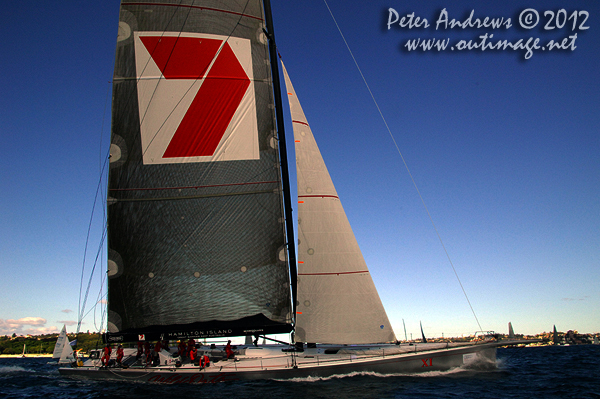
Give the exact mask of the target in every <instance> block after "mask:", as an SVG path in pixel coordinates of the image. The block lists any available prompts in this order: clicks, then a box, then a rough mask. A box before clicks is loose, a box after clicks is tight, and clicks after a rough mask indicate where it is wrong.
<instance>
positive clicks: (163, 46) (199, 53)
mask: <svg viewBox="0 0 600 399" xmlns="http://www.w3.org/2000/svg"><path fill="white" fill-rule="evenodd" d="M140 40H141V41H142V43H143V44H144V46H145V47H146V49H147V50H148V52H149V53H150V55H151V56H152V59H153V60H154V62H156V65H157V66H158V68H159V69H160V71H161V72H162V74H163V76H164V77H165V78H167V79H201V78H203V77H204V75H205V74H206V71H207V70H208V67H209V66H210V63H211V62H212V60H213V59H214V58H215V55H216V54H217V51H218V50H219V47H220V46H221V43H222V42H223V41H222V40H216V39H204V38H196V37H176V36H162V37H161V36H142V37H140Z"/></svg>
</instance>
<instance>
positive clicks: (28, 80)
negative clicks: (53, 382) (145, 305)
mask: <svg viewBox="0 0 600 399" xmlns="http://www.w3.org/2000/svg"><path fill="white" fill-rule="evenodd" d="M327 5H328V6H329V8H330V9H331V12H332V13H333V15H334V17H335V20H336V21H337V24H338V25H339V28H340V30H341V31H342V33H343V35H344V38H345V40H344V39H343V38H342V36H341V35H340V33H339V31H338V28H337V27H336V23H335V22H334V20H333V19H332V17H331V15H330V13H329V10H328V7H327ZM390 7H391V8H394V9H395V11H396V13H397V14H398V21H397V22H395V23H393V24H392V25H391V26H390V29H388V21H389V20H390V11H389V10H388V9H389V8H390ZM567 7H568V8H567ZM272 8H273V13H274V21H275V34H276V40H277V45H278V49H279V52H280V54H281V56H282V58H283V61H284V62H285V64H286V68H287V69H288V72H289V74H290V77H291V79H292V82H293V84H294V87H295V89H296V92H297V94H298V97H299V99H300V102H301V104H302V107H303V109H304V112H305V114H306V116H307V118H308V121H309V123H310V124H311V128H312V131H313V134H314V135H315V138H316V140H317V142H318V144H319V146H320V150H321V153H322V155H323V158H324V159H325V162H326V164H327V167H328V169H329V172H330V174H331V177H332V179H333V181H334V184H335V185H336V189H337V191H338V194H339V197H340V199H341V201H342V204H343V205H344V209H345V211H346V214H347V216H348V218H349V220H350V223H351V225H352V228H353V230H354V233H355V235H356V238H357V241H358V243H359V245H360V247H361V250H362V252H363V255H364V257H365V260H366V262H367V265H368V267H369V269H370V271H371V275H372V277H373V280H374V282H375V285H376V286H377V288H378V291H379V294H380V297H381V300H382V302H383V304H384V306H385V308H386V311H387V313H388V317H389V319H390V322H391V323H392V326H393V328H394V330H395V332H396V335H397V337H398V338H404V327H403V325H406V331H407V335H408V338H410V336H411V335H414V336H415V337H417V336H419V334H420V329H419V323H422V324H423V329H424V331H425V334H426V335H427V336H431V337H436V336H441V335H444V336H461V335H470V334H473V333H474V332H476V331H478V330H480V329H483V330H485V331H496V332H500V333H506V332H507V331H508V327H507V325H508V322H512V325H513V327H514V329H515V332H516V333H523V334H534V333H538V332H542V331H551V330H552V327H553V325H556V327H557V329H558V330H560V331H567V330H570V329H572V330H578V331H579V332H590V333H591V332H600V318H599V317H598V308H599V305H600V288H598V287H599V286H600V284H599V282H600V123H599V122H600V112H599V111H600V74H599V72H598V68H597V66H598V65H599V64H600V53H599V52H598V48H600V24H599V23H598V21H599V18H600V3H598V2H597V1H569V2H566V1H544V2H542V1H529V2H523V1H502V2H499V1H490V2H474V1H472V2H467V1H463V0H458V1H447V2H443V1H437V0H435V1H428V2H419V1H414V0H411V1H403V2H384V1H380V0H370V1H364V0H360V1H354V2H348V1H344V0H327V3H325V2H323V1H322V0H307V1H303V2H288V1H285V2H280V1H273V4H272ZM526 9H532V10H535V12H533V11H531V10H529V11H524V10H526ZM561 9H564V11H559V10H561ZM444 10H445V11H446V13H447V15H448V18H447V19H448V22H450V21H451V20H452V19H453V18H454V19H455V20H457V21H459V22H463V21H465V20H466V19H467V18H468V17H469V15H470V14H471V11H473V16H472V18H471V20H472V21H475V20H476V19H479V20H480V21H483V20H484V19H485V18H486V17H489V18H504V20H503V22H504V23H503V24H502V25H501V26H500V27H499V28H496V29H494V28H492V27H489V26H488V27H481V28H477V27H467V28H466V29H462V28H461V27H460V26H456V25H455V27H454V28H450V27H448V29H444V28H443V24H441V25H436V21H438V20H439V19H440V18H442V19H443V16H444ZM548 10H549V11H553V12H554V14H552V13H546V14H545V12H546V11H548ZM118 12H119V2H118V1H114V0H105V1H99V2H81V1H72V0H67V1H63V2H34V3H23V2H10V3H9V4H6V5H5V6H4V7H3V13H4V15H5V18H3V21H4V22H3V23H2V25H0V33H1V37H2V38H3V40H2V41H0V53H1V54H2V61H1V62H0V70H1V72H2V73H1V74H0V92H1V93H2V94H3V95H2V96H1V97H0V106H1V109H2V111H1V112H0V145H1V146H2V148H3V149H4V151H3V154H2V156H1V157H0V187H1V190H0V276H1V278H0V334H12V333H17V334H42V333H50V332H59V331H60V329H61V328H62V325H63V324H66V325H67V329H68V330H69V332H72V331H74V330H75V328H76V326H75V324H76V322H77V320H78V316H77V315H78V309H79V308H80V305H81V304H80V286H81V282H82V265H83V262H84V255H85V251H86V237H87V235H88V227H89V226H90V218H91V214H92V207H93V206H94V200H95V196H96V192H97V187H98V182H99V179H100V168H101V162H102V161H101V159H102V157H104V156H105V155H106V153H107V150H108V145H109V141H108V140H109V139H108V137H109V134H110V90H111V83H110V81H111V79H112V71H113V63H114V54H115V44H116V35H117V26H118ZM536 12H537V15H538V16H539V22H538V24H537V26H535V27H533V28H532V29H525V28H523V27H521V25H525V24H527V23H531V21H535V14H536ZM413 13H414V14H413ZM527 13H529V14H530V15H529V16H528V15H527ZM411 14H413V15H414V17H413V19H412V22H413V24H412V25H411V24H410V21H409V15H411ZM552 15H554V17H553V18H552ZM586 15H587V16H588V17H587V19H586ZM403 16H404V17H406V18H405V20H404V21H405V24H404V26H400V18H401V17H403ZM416 17H419V18H420V22H421V23H420V24H418V21H417V20H416ZM508 18H510V19H511V21H510V24H509V23H507V21H506V20H507V19H508ZM576 18H577V19H576ZM423 19H426V20H427V22H428V26H427V27H426V25H425V24H424V22H423ZM565 19H566V21H565ZM395 20H396V16H395V14H394V13H392V18H391V21H392V22H393V21H395ZM573 25H575V29H574V30H573ZM436 26H437V27H438V29H436ZM544 26H547V27H548V28H553V29H544ZM559 27H562V28H559ZM586 27H587V28H588V29H584V28H586ZM575 34H576V35H577V36H576V37H575V36H574V35H575ZM492 35H493V36H492ZM482 37H486V40H487V43H488V45H491V44H494V43H496V42H497V41H498V40H504V39H505V40H509V41H511V43H517V41H518V40H520V39H522V42H521V43H522V44H525V43H527V41H528V39H530V38H533V39H531V41H530V42H529V43H530V44H531V43H533V42H534V40H535V39H536V38H538V39H539V42H538V44H539V46H540V47H541V46H543V45H547V44H548V42H550V41H551V40H554V41H555V42H556V43H558V44H560V45H562V46H563V47H565V48H564V49H562V50H561V49H556V48H555V49H553V50H552V51H550V50H541V49H536V50H534V51H533V52H532V53H531V54H528V53H527V50H524V49H521V50H511V49H510V48H508V49H505V50H493V49H490V48H489V47H488V48H486V50H484V51H482V50H481V43H482V40H483V39H482ZM416 39H421V40H427V39H439V40H446V39H449V40H450V42H449V44H448V47H447V48H446V49H445V50H443V51H436V50H429V51H423V50H416V51H415V50H413V51H408V49H407V47H406V45H407V43H408V42H409V41H413V40H416ZM563 39H565V42H564V45H563ZM461 41H462V42H461ZM469 41H471V46H473V45H477V46H479V47H475V48H473V49H471V50H468V49H465V48H466V47H467V43H468V42H469ZM345 42H346V43H347V44H348V46H349V47H350V50H351V52H352V55H353V56H352V55H351V54H350V52H349V51H348V48H347V47H346V43H345ZM451 47H455V50H451V49H450V48H451ZM459 48H463V50H459ZM526 56H528V58H527V59H526V58H525V57H526ZM353 57H354V59H355V60H356V63H357V64H358V65H359V67H360V71H359V70H358V69H357V67H356V65H355V62H354V59H353ZM363 76H364V80H366V82H367V84H368V88H367V86H366V85H365V83H364V81H363ZM284 98H285V97H284ZM373 98H374V99H375V101H376V104H377V105H375V103H374V101H373ZM381 115H383V117H384V118H385V122H384V120H383V119H382V116H381ZM386 125H387V126H388V127H389V131H388V128H387V127H386ZM286 129H287V131H288V136H289V137H288V141H289V142H290V144H289V147H291V148H293V145H292V142H291V131H292V129H291V125H290V124H288V126H286ZM396 145H397V147H398V149H399V151H400V152H401V154H402V156H400V155H399V151H398V149H397V148H396ZM404 162H406V165H407V166H408V169H409V170H410V173H409V172H408V171H407V168H406V167H405V165H404ZM411 176H412V177H411ZM413 179H414V183H413ZM415 185H416V187H418V191H417V189H416V188H415ZM421 198H422V200H421ZM423 203H424V204H425V206H426V208H425V207H424V205H423ZM429 215H431V219H430V217H429ZM98 216H99V210H98V209H96V211H95V216H94V219H93V220H97V219H98ZM431 220H433V224H435V227H434V226H433V224H432V221H431ZM91 226H92V229H91V231H92V232H91V235H90V239H89V242H90V244H89V245H88V247H87V256H86V263H85V268H86V269H85V272H86V275H85V277H84V279H83V281H84V283H83V288H84V290H85V287H86V285H87V279H88V276H87V273H88V272H89V271H90V268H91V265H92V264H93V258H94V257H95V255H96V250H97V246H98V242H99V237H100V235H99V234H100V228H99V227H98V223H97V222H93V223H92V224H91ZM438 234H439V237H440V238H441V242H443V245H442V243H441V242H440V239H439V238H438ZM90 259H91V261H90ZM455 271H456V273H455ZM96 274H97V275H98V273H96ZM457 275H458V278H459V279H460V282H459V279H457ZM97 284H100V283H99V282H95V283H94V284H93V286H92V289H91V293H90V296H89V299H88V303H87V307H86V311H85V312H88V310H90V309H92V310H91V311H90V312H89V313H87V316H86V317H85V318H84V320H83V324H82V325H81V330H82V331H86V330H90V331H96V330H97V329H98V328H99V326H100V314H101V312H100V310H101V305H99V306H97V307H95V308H94V307H93V304H94V303H95V302H96V301H98V299H99V297H98V296H97V286H96V285H97ZM461 286H462V287H461ZM463 288H464V292H465V293H466V295H467V296H468V301H467V299H466V298H465V294H464V293H463ZM94 289H95V290H96V292H93V290H94ZM469 302H470V305H469ZM471 307H472V309H471ZM94 309H95V310H94ZM474 314H475V315H476V317H475V316H474Z"/></svg>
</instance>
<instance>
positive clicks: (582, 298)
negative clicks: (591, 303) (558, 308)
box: [560, 295, 589, 302]
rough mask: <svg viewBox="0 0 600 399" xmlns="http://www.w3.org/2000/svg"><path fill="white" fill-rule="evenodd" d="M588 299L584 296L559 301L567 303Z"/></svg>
mask: <svg viewBox="0 0 600 399" xmlns="http://www.w3.org/2000/svg"><path fill="white" fill-rule="evenodd" d="M588 298H589V296H588V295H584V296H583V297H581V298H561V299H560V300H561V301H567V302H570V301H586V300H587V299H588Z"/></svg>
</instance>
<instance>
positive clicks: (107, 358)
mask: <svg viewBox="0 0 600 399" xmlns="http://www.w3.org/2000/svg"><path fill="white" fill-rule="evenodd" d="M103 353H104V355H103V356H102V365H103V366H105V367H108V362H109V361H110V354H111V353H112V349H111V347H110V345H109V344H106V346H105V347H104V351H103Z"/></svg>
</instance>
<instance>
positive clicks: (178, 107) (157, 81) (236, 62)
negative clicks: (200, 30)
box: [136, 32, 258, 163]
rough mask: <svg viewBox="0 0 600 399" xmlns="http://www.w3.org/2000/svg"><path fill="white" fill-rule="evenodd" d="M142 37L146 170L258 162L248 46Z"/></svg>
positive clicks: (139, 58) (191, 37)
mask: <svg viewBox="0 0 600 399" xmlns="http://www.w3.org/2000/svg"><path fill="white" fill-rule="evenodd" d="M138 38H139V42H138V45H137V46H136V63H137V69H138V75H139V82H138V97H139V104H140V121H141V125H142V145H143V146H144V163H171V162H202V161H212V160H219V159H221V160H231V159H256V158H258V153H257V150H256V148H258V146H257V140H258V139H257V134H256V132H257V127H256V115H255V112H256V111H255V106H254V92H253V90H248V87H249V86H251V80H250V77H249V75H250V76H251V72H252V70H251V69H252V64H251V56H250V44H249V40H247V39H240V38H226V37H222V36H217V35H201V34H187V36H182V35H179V34H177V35H174V34H172V33H164V34H163V35H160V36H157V35H156V33H153V34H152V35H150V34H148V35H145V34H144V33H142V32H139V33H138ZM240 57H241V58H240ZM240 61H241V62H240ZM252 87H253V86H252ZM240 105H241V106H240ZM224 136H225V138H224ZM225 142H227V143H226V144H227V146H228V148H227V151H224V150H223V149H222V148H221V147H224V146H225V144H224V143H225ZM220 146H221V147H220ZM182 158H183V159H185V160H182Z"/></svg>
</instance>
